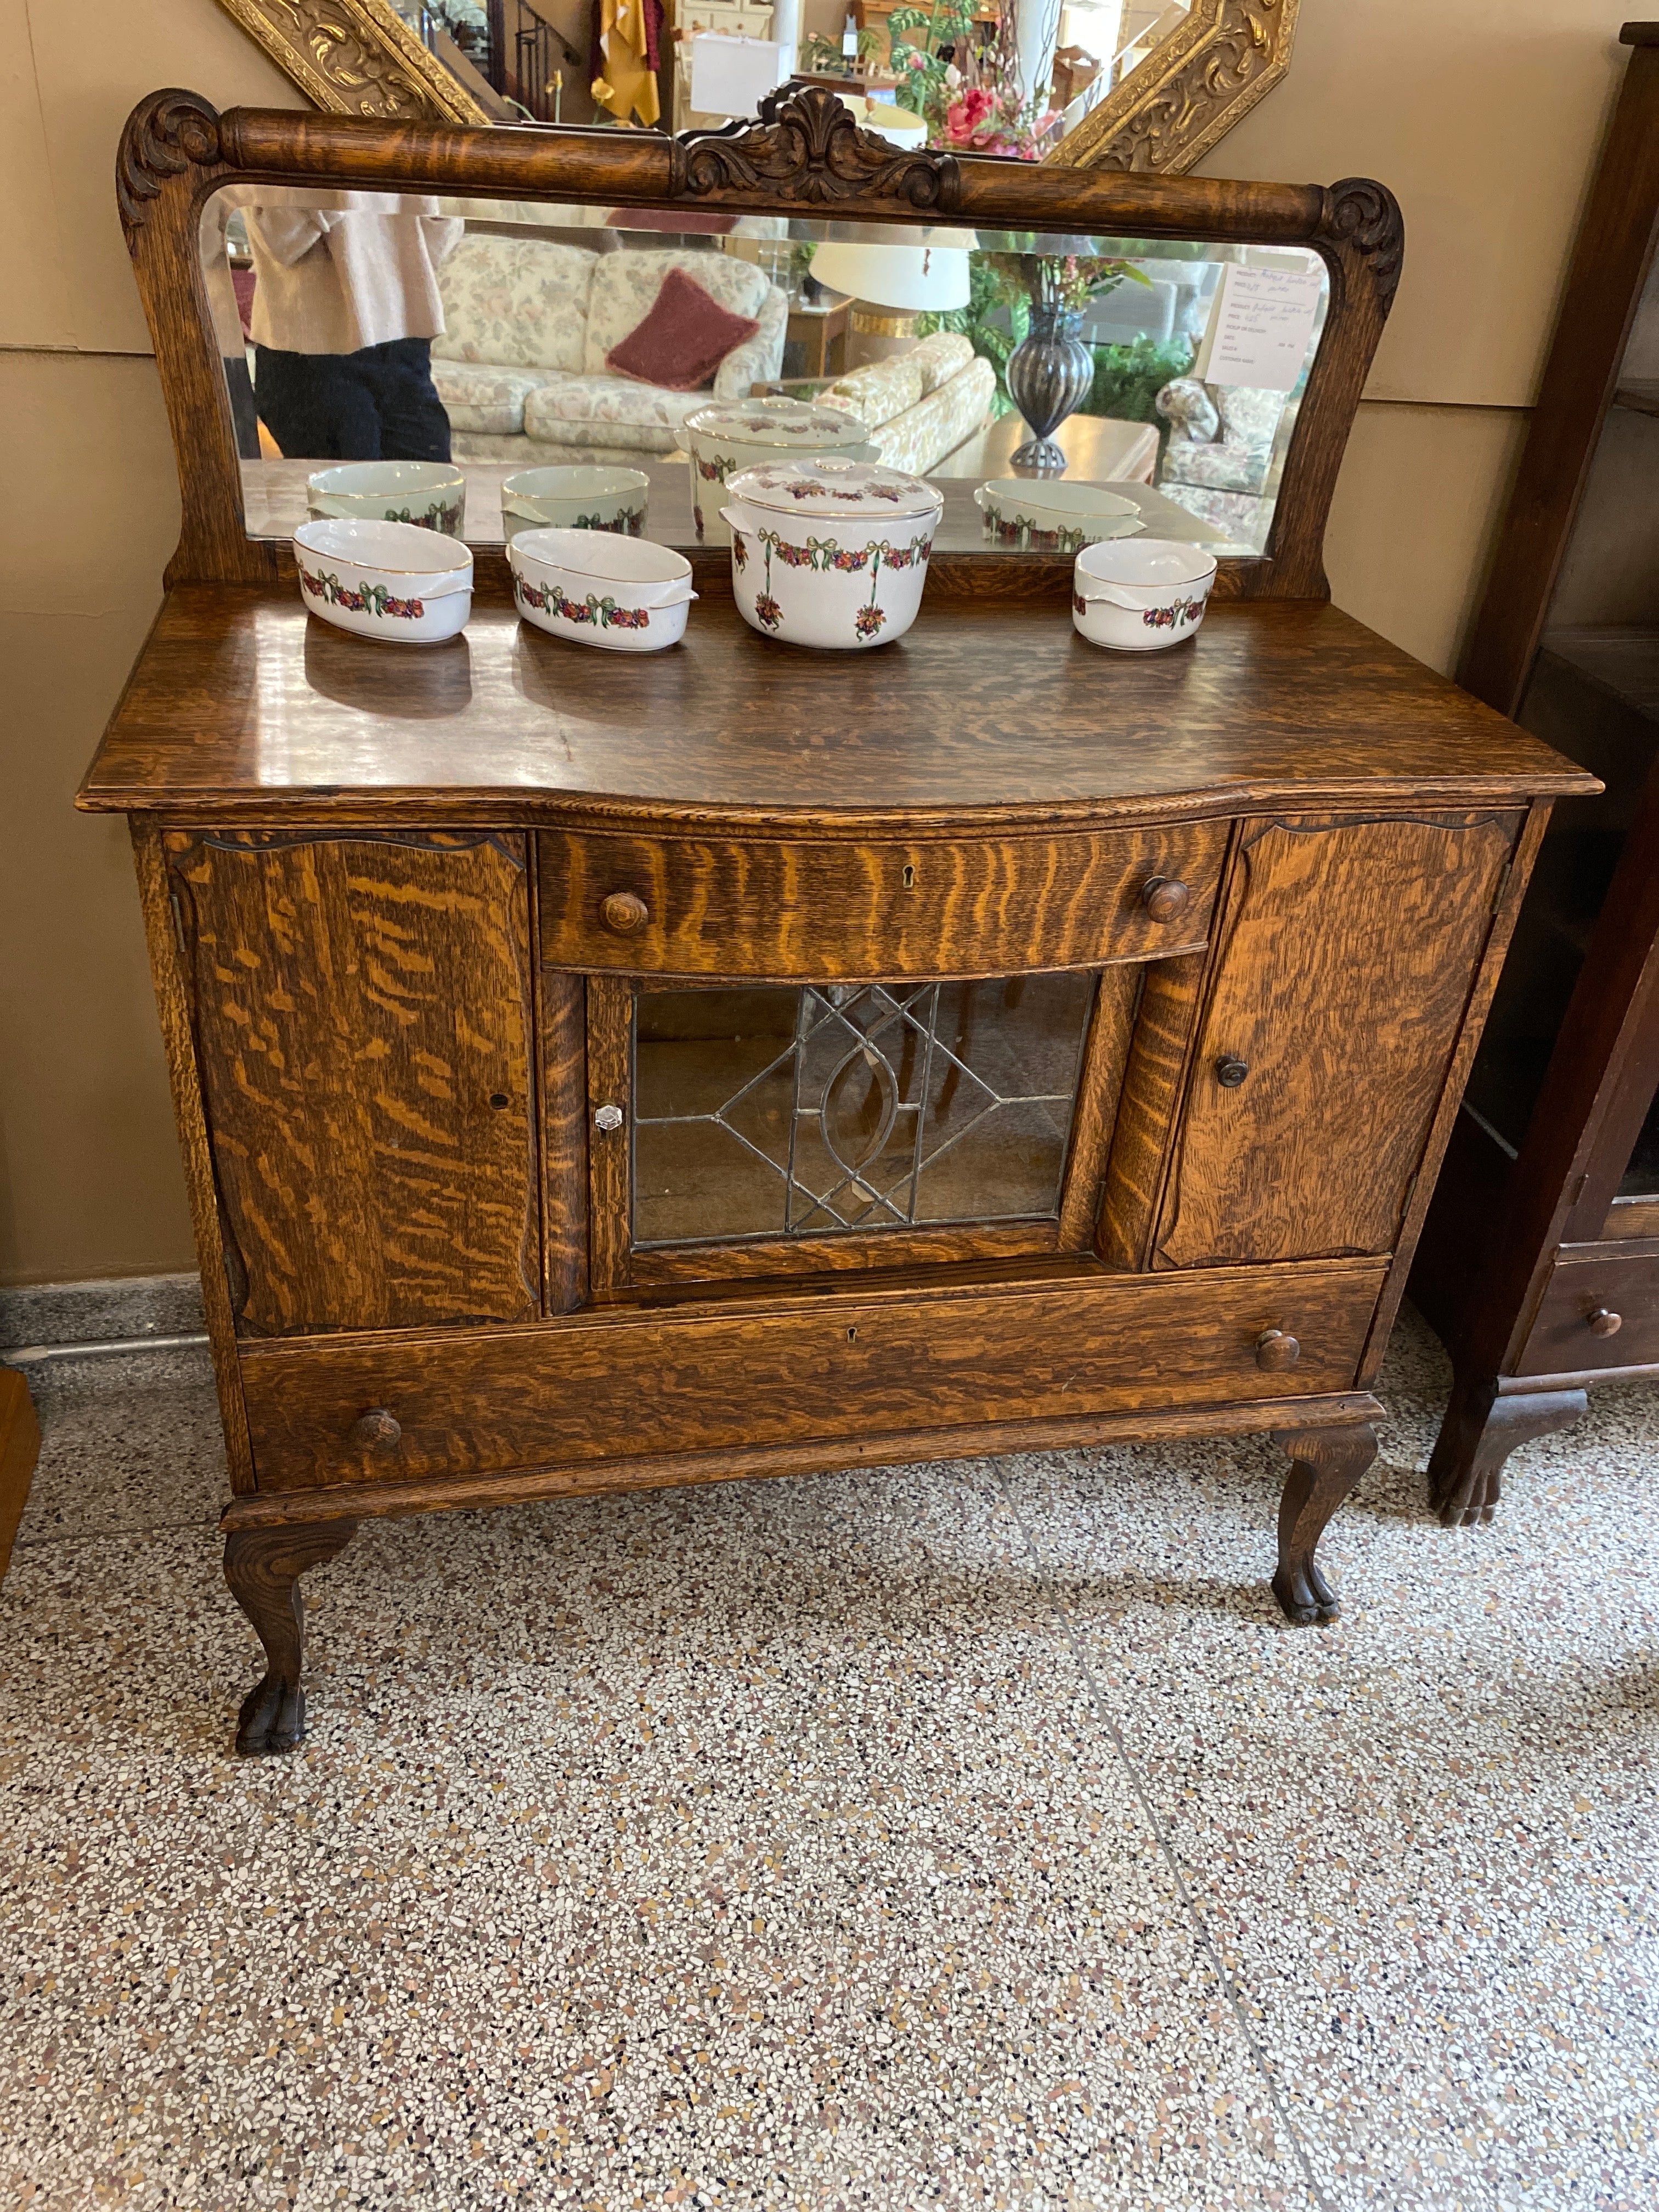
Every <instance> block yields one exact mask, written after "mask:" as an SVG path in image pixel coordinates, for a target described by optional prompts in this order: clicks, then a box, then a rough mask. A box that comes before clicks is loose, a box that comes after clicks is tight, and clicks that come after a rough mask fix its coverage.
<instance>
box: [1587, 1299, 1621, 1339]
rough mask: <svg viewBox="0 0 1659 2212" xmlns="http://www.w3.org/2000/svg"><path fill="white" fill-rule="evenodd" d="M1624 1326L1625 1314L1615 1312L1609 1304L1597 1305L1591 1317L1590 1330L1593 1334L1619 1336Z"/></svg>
mask: <svg viewBox="0 0 1659 2212" xmlns="http://www.w3.org/2000/svg"><path fill="white" fill-rule="evenodd" d="M1624 1326H1625V1316H1623V1314H1616V1313H1614V1312H1613V1310H1612V1308H1611V1307H1609V1306H1597V1308H1596V1309H1595V1312H1594V1313H1593V1314H1592V1315H1591V1316H1590V1317H1589V1331H1590V1334H1591V1335H1592V1336H1617V1335H1618V1334H1619V1332H1620V1329H1621V1328H1623V1327H1624Z"/></svg>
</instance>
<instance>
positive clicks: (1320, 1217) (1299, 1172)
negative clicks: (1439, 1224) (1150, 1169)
mask: <svg viewBox="0 0 1659 2212" xmlns="http://www.w3.org/2000/svg"><path fill="white" fill-rule="evenodd" d="M1520 823H1521V817H1520V816H1519V815H1518V814H1503V815H1493V814H1482V815H1468V814H1461V815H1442V816H1437V817H1429V818H1427V819H1407V820H1396V821H1369V822H1347V823H1323V822H1305V821H1303V822H1297V821H1291V822H1283V821H1260V820H1259V821H1255V822H1249V823H1246V824H1245V825H1244V829H1243V836H1242V839H1241V846H1240V854H1239V860H1238V865H1237V870H1236V872H1235V874H1234V878H1233V880H1232V884H1231V891H1230V896H1229V899H1228V902H1227V911H1226V915H1225V919H1224V921H1223V924H1222V930H1223V937H1222V948H1221V952H1220V955H1219V958H1218V963H1217V969H1216V973H1215V976H1214V980H1213V983H1212V988H1211V993H1210V998H1209V1002H1208V1005H1207V1006H1206V1009H1205V1012H1204V1014H1203V1017H1202V1020H1201V1026H1200V1033H1199V1041H1198V1048H1197V1051H1196V1052H1195V1053H1194V1058H1193V1065H1192V1072H1191V1075H1190V1079H1189V1081H1188V1092H1187V1099H1186V1104H1185V1109H1184V1112H1183V1115H1182V1127H1181V1130H1180V1133H1179V1136H1178V1139H1177V1143H1176V1157H1175V1161H1174V1164H1173V1168H1172V1171H1171V1174H1170V1182H1169V1186H1168V1188H1167V1191H1166V1193H1165V1196H1164V1208H1163V1214H1162V1218H1161V1220H1160V1223H1159V1226H1158V1235H1157V1237H1156V1239H1155V1242H1154V1253H1155V1264H1157V1265H1160V1266H1164V1267H1194V1266H1203V1265H1205V1264H1206V1263H1207V1264H1211V1265H1215V1264H1220V1263H1223V1262H1226V1261H1267V1260H1292V1259H1313V1258H1323V1257H1334V1256H1337V1255H1344V1254H1361V1253H1364V1254H1376V1253H1382V1252H1387V1251H1389V1250H1391V1249H1393V1246H1394V1243H1395V1238H1396V1237H1397V1235H1398V1232H1399V1228H1400V1222H1401V1215H1402V1213H1403V1212H1404V1209H1405V1205H1406V1200H1407V1195H1408V1193H1409V1190H1410V1186H1411V1183H1412V1181H1413V1177H1414V1176H1415V1173H1416V1170H1417V1165H1418V1163H1419V1160H1420V1159H1421V1158H1422V1155H1423V1149H1424V1146H1425V1143H1426V1141H1427V1139H1428V1133H1429V1125H1430V1123H1431V1121H1432V1120H1433V1117H1434V1112H1435V1108H1436V1106H1437V1103H1438V1102H1439V1098H1440V1093H1441V1090H1442V1087H1443V1084H1444V1082H1445V1079H1446V1073H1447V1070H1448V1067H1449V1063H1450V1060H1451V1055H1452V1052H1453V1048H1454V1047H1455V1044H1456V1042H1457V1036H1458V1032H1459V1030H1460V1028H1461V1027H1462V1020H1463V1014H1464V1010H1465V1008H1466V1006H1468V1000H1469V994H1470V991H1471V988H1472V987H1473V984H1474V976H1475V971H1476V969H1477V968H1478V967H1479V964H1480V956H1481V953H1482V951H1483V950H1484V948H1485V945H1486V936H1487V933H1488V931H1489V930H1490V928H1491V927H1492V912H1493V908H1494V906H1495V904H1496V901H1497V896H1498V890H1499V887H1500V884H1501V881H1502V878H1503V872H1504V863H1505V861H1506V860H1508V858H1509V856H1510V852H1511V850H1512V849H1513V847H1514V844H1515V840H1516V835H1517V834H1518V831H1519V828H1520Z"/></svg>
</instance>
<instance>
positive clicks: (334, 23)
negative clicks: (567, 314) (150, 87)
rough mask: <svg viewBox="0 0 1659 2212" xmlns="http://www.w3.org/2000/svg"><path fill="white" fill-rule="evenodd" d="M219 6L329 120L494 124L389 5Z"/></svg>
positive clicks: (317, 1)
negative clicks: (369, 117) (352, 117)
mask: <svg viewBox="0 0 1659 2212" xmlns="http://www.w3.org/2000/svg"><path fill="white" fill-rule="evenodd" d="M1291 4H1294V0H1291ZM219 5H220V6H221V7H222V9H224V11H225V13H226V14H227V15H229V16H232V17H233V18H234V20H235V21H237V22H238V23H240V26H241V27H242V28H243V30H245V31H246V33H247V34H248V36H249V38H251V39H252V41H253V43H254V45H255V46H259V47H262V48H263V49H264V52H265V53H266V55H267V56H268V57H269V58H270V60H272V61H274V62H275V63H276V66H277V68H278V69H279V70H282V72H283V76H289V77H292V78H293V80H294V82H295V84H297V85H298V86H299V88H300V89H301V92H302V93H304V94H305V95H306V97H307V100H315V102H316V103H317V105H318V106H319V107H320V108H321V109H322V110H323V111H324V112H325V114H334V115H374V116H383V117H384V118H386V121H387V122H391V123H415V122H419V121H422V120H426V119H429V120H432V121H435V122H444V123H488V122H489V121H490V120H491V118H490V117H489V114H488V113H487V112H485V110H484V109H483V107H482V106H480V105H479V103H478V102H477V100H474V98H473V97H472V95H471V93H470V92H469V91H468V90H467V88H466V87H465V85H464V84H462V83H461V82H460V81H459V78H457V77H454V76H451V75H450V73H449V71H448V70H447V69H446V68H445V67H444V65H443V64H442V63H441V61H440V60H439V59H438V58H437V56H436V55H435V54H433V53H429V52H428V51H427V49H426V47H425V46H423V45H422V42H421V40H419V39H418V38H416V35H415V33H414V32H413V31H412V30H411V29H410V27H409V25H408V24H407V23H406V22H404V19H403V17H402V16H401V15H399V14H398V11H397V9H395V8H394V7H392V4H391V0H219Z"/></svg>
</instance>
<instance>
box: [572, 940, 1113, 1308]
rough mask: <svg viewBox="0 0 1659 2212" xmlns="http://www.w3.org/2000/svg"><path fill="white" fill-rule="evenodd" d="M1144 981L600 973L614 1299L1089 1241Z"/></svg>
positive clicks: (603, 1276) (601, 1141)
mask: <svg viewBox="0 0 1659 2212" xmlns="http://www.w3.org/2000/svg"><path fill="white" fill-rule="evenodd" d="M1138 988H1139V970H1138V969H1134V968H1112V969H1106V970H1105V971H1103V973H1097V972H1065V973H1056V974H1042V975H1013V976H999V977H993V978H989V979H981V980H978V981H966V982H963V981H957V982H921V983H917V982H908V981H907V982H896V983H883V982H872V983H847V984H828V983H826V984H801V985H787V986H782V987H776V986H748V987H735V988H714V989H699V988H687V987H684V986H678V985H676V986H662V985H659V984H657V983H654V982H652V981H641V982H639V983H637V984H629V983H628V982H624V981H611V979H608V978H598V977H594V978H591V979H590V981H589V984H588V991H589V1008H590V1015H589V1092H590V1105H591V1107H592V1115H593V1121H594V1129H595V1134H594V1138H593V1143H594V1146H595V1147H596V1159H597V1160H598V1161H599V1167H598V1170H597V1172H596V1176H595V1189H594V1212H595V1216H596V1222H595V1226H596V1231H597V1232H598V1233H597V1234H596V1237H595V1254H596V1260H595V1267H594V1288H595V1290H596V1291H599V1292H600V1293H601V1294H603V1292H604V1291H605V1290H607V1289H617V1288H620V1287H622V1286H623V1284H624V1283H627V1282H631V1283H635V1284H644V1283H649V1282H653V1281H656V1282H661V1281H676V1280H696V1279H700V1278H712V1277H727V1276H732V1275H738V1274H750V1273H752V1274H757V1275H764V1274H773V1273H799V1272H802V1271H810V1270H813V1269H817V1268H830V1269H839V1268H844V1267H893V1266H909V1265H913V1264H917V1263H925V1262H927V1261H929V1260H935V1261H947V1260H959V1259H972V1258H978V1257H996V1256H999V1255H1013V1254H1018V1253H1025V1252H1044V1251H1058V1250H1063V1249H1084V1248H1085V1247H1086V1245H1087V1243H1088V1242H1089V1237H1090V1234H1091V1231H1092V1228H1093V1221H1094V1214H1095V1211H1096V1208H1097V1204H1098V1198H1099V1188H1098V1186H1099V1179H1100V1173H1101V1167H1102V1162H1103V1153H1104V1139H1105V1135H1106V1133H1107V1130H1108V1128H1109V1109H1110V1106H1111V1104H1112V1103H1115V1097H1116V1091H1117V1085H1118V1083H1119V1081H1120V1080H1121V1070H1122V1062H1123V1056H1124V1047H1125V1042H1126V1040H1127V1032H1128V1028H1129V1021H1130V1017H1131V1015H1132V1012H1133V1003H1134V999H1135V995H1136V994H1137V991H1138ZM1097 1063H1098V1064H1097ZM602 1212H603V1213H605V1214H607V1215H608V1216H609V1217H610V1218H609V1223H608V1225H601V1223H600V1222H599V1215H600V1214H601V1213H602ZM619 1217H620V1218H619ZM624 1230H625V1233H623V1232H624Z"/></svg>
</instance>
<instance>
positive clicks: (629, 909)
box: [599, 891, 651, 937]
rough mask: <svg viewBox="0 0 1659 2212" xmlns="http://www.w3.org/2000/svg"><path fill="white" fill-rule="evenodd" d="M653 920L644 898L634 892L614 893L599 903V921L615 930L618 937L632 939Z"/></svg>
mask: <svg viewBox="0 0 1659 2212" xmlns="http://www.w3.org/2000/svg"><path fill="white" fill-rule="evenodd" d="M650 919H651V909H650V908H648V907H647V905H646V902H645V901H644V900H643V899H642V898H635V896H634V894H633V892H632V891H612V892H611V895H610V896H609V897H608V898H605V899H602V900H601V901H600V902H599V920H600V921H602V922H603V923H604V924H605V927H606V928H607V929H612V930H615V932H616V933H617V936H618V937H632V935H633V934H634V933H635V930H636V929H643V928H644V927H645V925H646V923H647V921H650Z"/></svg>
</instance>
